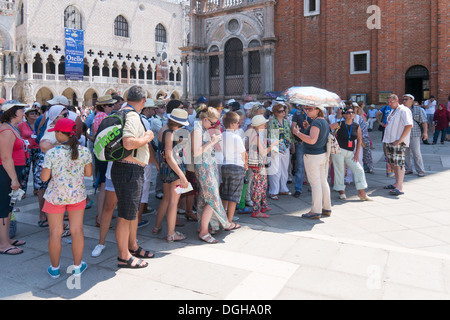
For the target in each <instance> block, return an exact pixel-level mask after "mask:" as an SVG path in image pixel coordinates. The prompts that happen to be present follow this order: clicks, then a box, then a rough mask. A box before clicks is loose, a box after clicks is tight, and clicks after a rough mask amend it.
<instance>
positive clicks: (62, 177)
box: [42, 145, 92, 205]
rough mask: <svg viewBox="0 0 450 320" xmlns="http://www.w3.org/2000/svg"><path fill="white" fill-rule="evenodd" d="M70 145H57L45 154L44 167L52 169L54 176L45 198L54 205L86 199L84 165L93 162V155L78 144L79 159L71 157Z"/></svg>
mask: <svg viewBox="0 0 450 320" xmlns="http://www.w3.org/2000/svg"><path fill="white" fill-rule="evenodd" d="M71 153H72V151H71V150H70V148H69V147H68V146H64V145H60V146H56V147H54V148H52V149H50V150H49V151H47V153H46V154H45V159H44V164H43V166H42V167H43V168H47V169H51V170H52V178H51V180H50V182H49V184H48V187H47V190H46V191H45V194H44V199H45V200H47V201H48V202H50V203H51V204H53V205H66V204H76V203H79V202H82V201H84V200H86V187H85V185H84V167H85V165H87V164H88V163H91V162H92V156H91V153H90V152H89V150H88V149H87V148H85V147H82V146H78V159H77V160H75V161H74V160H72V159H71Z"/></svg>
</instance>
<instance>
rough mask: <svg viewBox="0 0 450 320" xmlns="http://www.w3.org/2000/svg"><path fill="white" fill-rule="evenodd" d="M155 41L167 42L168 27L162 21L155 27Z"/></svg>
mask: <svg viewBox="0 0 450 320" xmlns="http://www.w3.org/2000/svg"><path fill="white" fill-rule="evenodd" d="M155 41H156V42H167V33H166V28H164V26H163V25H162V24H161V23H158V25H157V26H156V29H155Z"/></svg>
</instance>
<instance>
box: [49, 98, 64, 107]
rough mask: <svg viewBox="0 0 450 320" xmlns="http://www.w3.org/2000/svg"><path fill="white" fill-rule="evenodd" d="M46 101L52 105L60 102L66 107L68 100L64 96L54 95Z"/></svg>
mask: <svg viewBox="0 0 450 320" xmlns="http://www.w3.org/2000/svg"><path fill="white" fill-rule="evenodd" d="M47 103H48V104H49V105H52V106H53V105H56V104H60V105H63V106H66V107H67V106H68V105H69V100H68V99H67V98H66V97H64V96H56V97H54V98H53V99H51V100H48V101H47Z"/></svg>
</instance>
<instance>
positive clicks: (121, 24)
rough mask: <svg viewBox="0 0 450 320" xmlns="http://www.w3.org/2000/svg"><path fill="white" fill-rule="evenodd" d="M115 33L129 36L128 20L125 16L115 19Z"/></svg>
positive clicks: (120, 35)
mask: <svg viewBox="0 0 450 320" xmlns="http://www.w3.org/2000/svg"><path fill="white" fill-rule="evenodd" d="M114 35H116V36H119V37H125V38H128V22H127V20H126V19H125V18H124V17H123V16H117V18H116V19H115V20H114Z"/></svg>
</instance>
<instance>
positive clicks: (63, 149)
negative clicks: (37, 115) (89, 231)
mask: <svg viewBox="0 0 450 320" xmlns="http://www.w3.org/2000/svg"><path fill="white" fill-rule="evenodd" d="M76 127H77V126H76V124H75V122H74V121H72V120H70V119H60V120H58V121H57V122H56V124H55V126H54V127H53V128H51V129H49V130H48V131H49V132H54V133H55V137H56V140H57V141H58V142H59V143H60V145H57V146H56V147H54V148H52V149H50V150H48V151H47V153H46V154H45V159H44V164H43V166H42V172H41V179H42V181H48V180H50V182H49V184H48V187H47V189H46V191H45V194H44V199H45V203H44V208H43V211H44V212H45V213H47V220H48V225H49V228H50V233H49V242H48V251H49V254H50V261H51V265H50V267H48V269H47V272H48V274H49V275H50V277H52V278H53V279H56V278H58V277H59V276H60V271H59V269H60V266H59V261H60V257H61V236H62V234H63V232H64V229H63V219H64V212H65V211H66V210H67V212H68V216H69V224H70V233H71V235H72V255H73V262H74V265H73V269H72V270H73V271H72V273H73V274H76V275H78V274H81V273H82V272H83V271H84V270H85V269H86V268H87V264H86V263H85V262H84V261H82V260H81V259H82V255H83V249H84V235H83V216H84V209H85V207H86V187H85V185H84V177H85V176H86V177H90V176H92V157H91V154H90V152H89V150H88V149H87V148H85V147H82V146H80V144H79V142H78V139H77V136H76Z"/></svg>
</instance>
